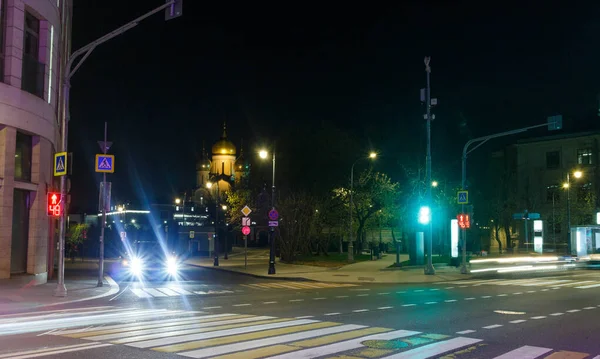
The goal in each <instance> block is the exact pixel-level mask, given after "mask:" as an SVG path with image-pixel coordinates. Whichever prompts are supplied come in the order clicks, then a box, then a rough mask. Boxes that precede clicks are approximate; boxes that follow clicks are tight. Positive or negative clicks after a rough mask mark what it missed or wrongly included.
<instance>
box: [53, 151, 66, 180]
mask: <svg viewBox="0 0 600 359" xmlns="http://www.w3.org/2000/svg"><path fill="white" fill-rule="evenodd" d="M66 174H67V153H66V152H57V153H55V154H54V176H55V177H58V176H64V175H66Z"/></svg>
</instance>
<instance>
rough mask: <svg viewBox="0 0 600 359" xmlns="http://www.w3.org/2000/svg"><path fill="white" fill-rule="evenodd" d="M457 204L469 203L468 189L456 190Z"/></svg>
mask: <svg viewBox="0 0 600 359" xmlns="http://www.w3.org/2000/svg"><path fill="white" fill-rule="evenodd" d="M457 199H458V204H468V203H469V191H458V198H457Z"/></svg>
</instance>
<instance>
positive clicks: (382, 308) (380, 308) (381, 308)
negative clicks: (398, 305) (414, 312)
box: [377, 307, 394, 310]
mask: <svg viewBox="0 0 600 359" xmlns="http://www.w3.org/2000/svg"><path fill="white" fill-rule="evenodd" d="M392 308H394V307H379V308H377V309H379V310H384V309H392Z"/></svg>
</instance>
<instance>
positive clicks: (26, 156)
mask: <svg viewBox="0 0 600 359" xmlns="http://www.w3.org/2000/svg"><path fill="white" fill-rule="evenodd" d="M32 147H33V139H32V137H31V136H29V135H26V134H24V133H21V132H17V148H16V150H15V179H16V180H20V181H27V182H29V181H31V153H32V150H31V149H32Z"/></svg>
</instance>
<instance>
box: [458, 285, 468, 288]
mask: <svg viewBox="0 0 600 359" xmlns="http://www.w3.org/2000/svg"><path fill="white" fill-rule="evenodd" d="M466 287H467V286H466V285H461V286H460V287H459V288H466Z"/></svg>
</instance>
